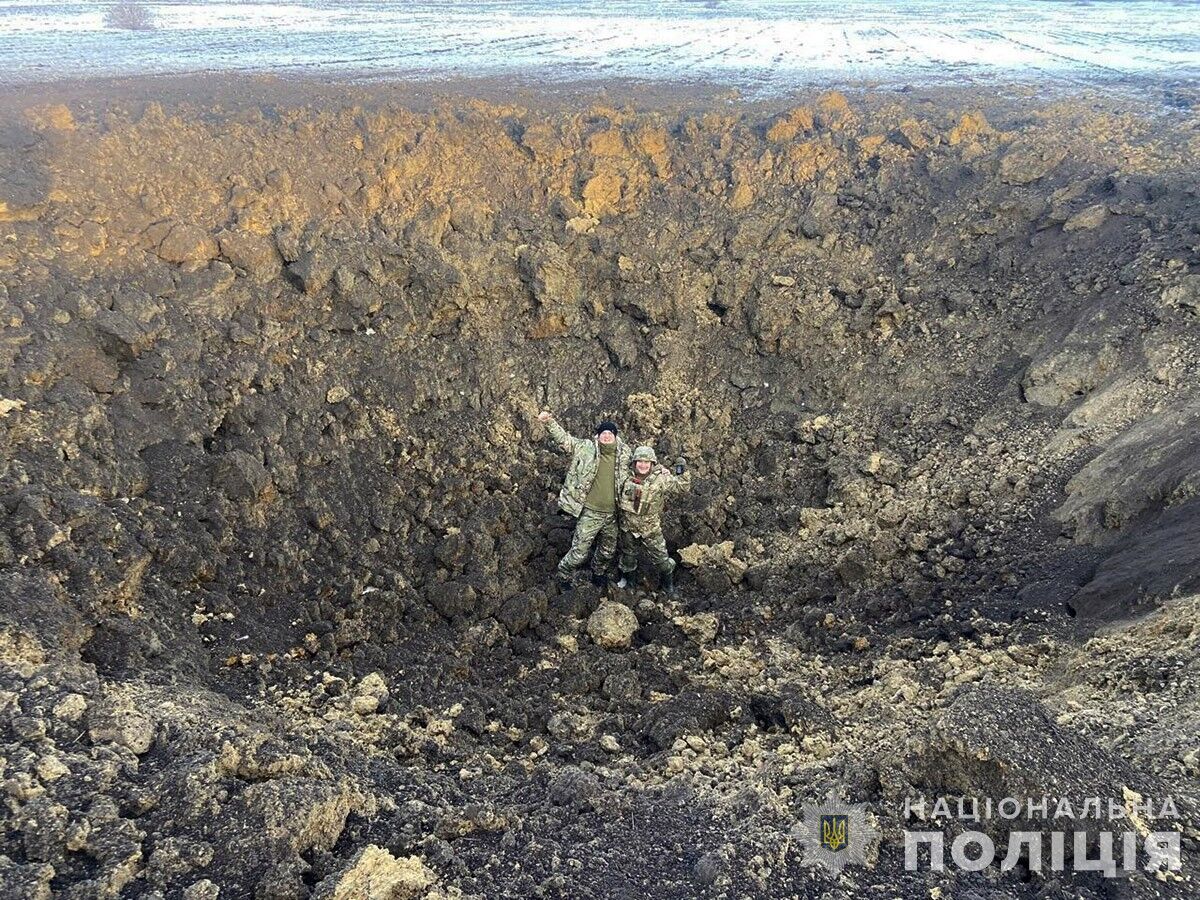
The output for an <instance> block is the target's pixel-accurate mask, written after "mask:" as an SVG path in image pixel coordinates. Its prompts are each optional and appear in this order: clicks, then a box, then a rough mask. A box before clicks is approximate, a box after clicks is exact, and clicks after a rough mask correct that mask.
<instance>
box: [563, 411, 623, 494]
mask: <svg viewBox="0 0 1200 900" xmlns="http://www.w3.org/2000/svg"><path fill="white" fill-rule="evenodd" d="M546 430H547V431H548V432H549V434H550V439H551V440H553V441H554V443H555V444H557V445H558V446H559V447H560V448H561V449H562V450H564V451H566V452H567V453H570V454H571V467H570V468H569V469H567V477H566V478H564V479H563V486H562V490H561V491H559V492H558V506H559V508H560V509H561V510H562V511H563V512H565V513H568V514H569V515H572V516H577V515H579V514H580V513H581V512H583V501H584V500H586V499H587V495H588V491H590V490H591V489H592V482H593V481H595V480H596V467H597V466H598V465H599V457H600V443H599V442H598V441H597V440H596V439H595V438H591V439H588V438H577V437H572V436H571V435H569V434H567V432H566V430H565V429H564V428H563V427H562V426H561V425H559V424H558V422H556V421H555V420H554V419H551V420H550V421H549V422H547V423H546ZM632 455H633V451H632V450H630V449H629V445H628V444H626V443H625V442H624V441H622V440H621V439H620V438H617V458H616V460H614V462H613V466H614V469H613V471H614V472H615V474H616V478H617V486H616V487H617V491H618V492H619V491H620V487H621V485H620V480H621V473H622V472H625V471H627V470H628V469H629V459H630V457H631V456H632Z"/></svg>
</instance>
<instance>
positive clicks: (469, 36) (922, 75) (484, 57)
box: [0, 0, 1200, 94]
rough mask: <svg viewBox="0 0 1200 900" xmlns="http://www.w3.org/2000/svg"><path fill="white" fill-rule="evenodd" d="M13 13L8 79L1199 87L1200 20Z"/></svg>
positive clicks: (565, 9)
mask: <svg viewBox="0 0 1200 900" xmlns="http://www.w3.org/2000/svg"><path fill="white" fill-rule="evenodd" d="M146 5H147V6H149V7H150V8H151V9H152V10H153V12H154V14H155V17H156V20H157V28H156V30H154V31H151V32H143V33H128V32H119V31H113V30H109V29H106V28H105V27H104V24H103V18H104V10H105V9H106V7H107V6H108V4H106V3H78V2H49V3H28V2H15V0H0V78H3V79H4V80H6V81H8V82H10V83H11V82H29V81H44V80H51V79H55V78H59V77H68V76H79V75H127V74H145V73H168V72H175V73H178V72H190V71H226V72H228V71H273V72H308V73H326V74H339V75H352V76H356V77H374V76H388V77H392V76H396V75H413V74H421V75H424V76H430V75H432V76H435V77H442V76H445V77H450V76H461V75H488V76H497V75H510V74H511V75H516V74H522V75H536V76H538V77H539V78H552V79H559V78H561V79H571V80H575V79H580V78H601V77H603V78H633V79H654V80H659V79H669V80H675V81H719V82H725V83H728V84H730V85H736V86H738V87H741V88H743V89H745V90H749V91H751V92H755V93H768V94H769V93H772V92H774V91H778V90H786V89H788V88H790V87H793V86H796V85H799V84H806V83H813V82H821V81H826V80H834V79H836V80H839V81H842V82H845V81H856V80H857V81H875V82H880V83H884V84H888V83H905V82H912V81H923V82H931V81H935V82H943V83H944V82H953V83H963V84H979V83H981V82H982V83H986V82H988V81H989V80H990V79H993V78H995V77H996V76H1004V77H1006V78H1012V77H1018V78H1030V79H1036V80H1039V81H1046V80H1052V81H1058V82H1063V83H1066V84H1077V83H1081V82H1082V83H1091V82H1096V81H1105V82H1112V81H1119V80H1134V81H1140V80H1141V79H1143V78H1145V77H1147V76H1150V77H1154V78H1166V79H1169V80H1183V79H1191V78H1195V77H1197V75H1198V74H1200V4H1197V3H1196V2H1193V0H1187V2H1167V0H1128V2H1126V0H1120V2H1051V0H1042V2H1038V0H1013V2H1006V3H990V2H972V0H957V2H931V0H918V2H897V0H844V2H828V0H793V2H782V0H764V2H753V0H708V2H704V0H693V2H688V0H654V2H651V0H626V2H619V0H618V2H595V0H580V2H570V3H567V2H543V3H529V2H453V0H452V2H390V0H382V2H341V0H338V2H333V0H307V2H291V3H192V2H179V3H151V4H146Z"/></svg>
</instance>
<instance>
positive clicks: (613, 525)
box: [538, 410, 629, 590]
mask: <svg viewBox="0 0 1200 900" xmlns="http://www.w3.org/2000/svg"><path fill="white" fill-rule="evenodd" d="M538 421H539V422H541V423H542V424H544V425H545V426H546V430H547V431H548V432H549V434H550V437H551V438H552V439H553V440H554V442H555V443H556V444H558V446H559V447H561V448H562V449H563V450H564V451H566V452H568V453H570V454H571V467H570V468H569V469H568V470H567V477H566V478H565V479H564V480H563V486H562V490H561V491H559V494H558V505H559V508H560V509H562V511H563V512H565V513H566V514H567V515H570V516H576V517H577V519H578V521H576V523H575V536H574V537H573V538H572V539H571V549H570V550H568V551H567V555H566V556H564V557H563V558H562V560H561V561H560V562H559V564H558V579H559V585H560V586H561V587H562V588H563V589H564V590H566V589H568V588H569V587H570V586H571V575H572V574H573V573H574V572H575V570H576V569H578V568H579V567H580V566H581V565H583V562H584V560H586V559H587V555H588V551H589V550H591V549H592V544H595V545H596V551H595V553H594V554H593V557H592V570H593V581H595V582H596V584H598V585H600V586H601V587H603V586H605V585H607V584H608V570H609V569H610V568H611V565H612V559H613V556H614V555H615V554H616V551H617V478H618V475H620V474H621V473H623V472H625V471H626V469H628V468H629V446H628V445H627V444H626V443H625V442H624V441H622V440H621V439H620V438H618V437H617V426H616V425H615V424H614V423H612V422H607V421H606V422H601V423H600V424H599V425H597V426H596V436H595V437H594V438H590V439H589V438H577V437H572V436H571V435H569V434H567V432H566V431H565V430H564V429H563V427H562V426H561V425H559V424H558V422H556V421H555V420H554V416H552V415H550V413H549V412H547V411H545V410H543V411H542V412H540V413H538Z"/></svg>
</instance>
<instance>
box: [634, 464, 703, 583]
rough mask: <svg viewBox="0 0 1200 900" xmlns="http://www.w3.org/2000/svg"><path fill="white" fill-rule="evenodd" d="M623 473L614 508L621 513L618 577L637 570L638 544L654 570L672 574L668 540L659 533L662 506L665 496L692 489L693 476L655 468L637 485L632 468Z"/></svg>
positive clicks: (673, 565)
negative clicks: (644, 551) (642, 548)
mask: <svg viewBox="0 0 1200 900" xmlns="http://www.w3.org/2000/svg"><path fill="white" fill-rule="evenodd" d="M641 449H642V448H640V447H639V448H638V450H639V451H641ZM624 471H625V474H624V476H623V478H622V481H621V484H620V486H619V488H618V492H617V507H618V508H619V509H620V513H621V537H620V547H621V558H620V561H619V562H618V566H619V567H620V569H621V574H623V575H628V574H630V573H632V572H634V571H636V570H637V550H638V545H639V544H641V546H642V547H644V548H645V549H646V552H647V553H648V554H649V556H650V562H651V563H652V564H653V566H654V569H655V571H656V572H658V573H659V574H660V575H669V574H671V573H672V572H674V571H675V560H673V559H671V557H670V555H669V554H668V553H667V539H666V538H665V537H663V533H662V513H663V507H664V506H665V505H666V502H667V498H668V497H670V496H673V495H674V494H681V493H683V492H684V491H686V490H687V489H688V488H690V487H691V486H692V473H691V472H690V471H687V472H684V473H683V474H682V475H675V474H672V473H671V472H670V471H669V470H668V469H666V468H665V467H663V466H658V465H656V466H655V467H654V468H653V469H651V470H650V474H648V475H647V476H646V477H645V478H643V479H642V481H641V483H640V485H639V483H638V482H637V481H636V480H635V479H636V477H637V475H636V473H635V472H634V471H633V469H632V467H630V468H628V469H626V470H624ZM639 486H640V488H641V496H640V497H639V496H638V488H639Z"/></svg>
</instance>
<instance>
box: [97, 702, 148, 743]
mask: <svg viewBox="0 0 1200 900" xmlns="http://www.w3.org/2000/svg"><path fill="white" fill-rule="evenodd" d="M88 737H89V738H90V739H91V740H92V741H93V742H95V743H101V742H111V743H115V744H119V745H121V746H122V747H125V748H127V749H129V750H131V751H133V752H134V753H135V754H137V755H138V756H141V755H142V754H143V753H146V752H147V751H149V749H150V746H151V745H152V744H153V743H154V722H153V720H152V719H150V718H149V717H148V716H146V715H144V714H142V713H141V712H139V711H138V710H136V709H132V708H130V707H128V706H124V705H120V704H104V705H96V706H93V707H92V708H91V709H90V710H89V712H88Z"/></svg>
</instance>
